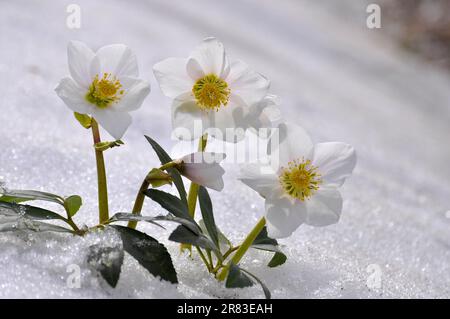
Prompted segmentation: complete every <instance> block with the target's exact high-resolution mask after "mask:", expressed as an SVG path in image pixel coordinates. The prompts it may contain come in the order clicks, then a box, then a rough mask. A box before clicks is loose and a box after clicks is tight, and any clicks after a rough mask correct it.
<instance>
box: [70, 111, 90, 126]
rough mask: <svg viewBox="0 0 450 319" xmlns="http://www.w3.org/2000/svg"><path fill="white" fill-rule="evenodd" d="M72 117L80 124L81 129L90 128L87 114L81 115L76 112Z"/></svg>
mask: <svg viewBox="0 0 450 319" xmlns="http://www.w3.org/2000/svg"><path fill="white" fill-rule="evenodd" d="M73 115H74V116H75V119H76V120H77V121H78V123H80V124H81V126H82V127H84V128H86V129H88V128H91V126H92V118H91V117H90V116H89V115H87V114H81V113H78V112H74V113H73Z"/></svg>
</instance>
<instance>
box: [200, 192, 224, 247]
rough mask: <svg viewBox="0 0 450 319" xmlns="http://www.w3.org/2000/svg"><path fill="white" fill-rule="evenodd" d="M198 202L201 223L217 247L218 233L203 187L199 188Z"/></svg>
mask: <svg viewBox="0 0 450 319" xmlns="http://www.w3.org/2000/svg"><path fill="white" fill-rule="evenodd" d="M198 200H199V203H200V211H201V213H202V217H203V222H204V223H205V227H206V230H207V231H208V234H209V237H210V238H211V240H212V241H213V243H214V244H215V245H216V246H217V247H219V232H218V230H217V226H216V222H215V220H214V213H213V208H212V203H211V198H210V197H209V194H208V191H207V190H206V188H204V187H203V186H200V187H199V190H198Z"/></svg>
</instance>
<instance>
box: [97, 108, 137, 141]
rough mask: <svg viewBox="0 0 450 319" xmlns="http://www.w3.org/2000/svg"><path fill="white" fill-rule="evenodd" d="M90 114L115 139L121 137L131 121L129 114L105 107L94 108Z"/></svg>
mask: <svg viewBox="0 0 450 319" xmlns="http://www.w3.org/2000/svg"><path fill="white" fill-rule="evenodd" d="M92 116H93V117H94V119H96V120H97V122H98V123H99V124H100V125H101V126H102V127H103V128H104V129H105V130H106V131H107V132H108V133H109V134H110V135H111V136H112V137H114V138H115V139H116V140H120V139H121V138H122V136H123V135H124V134H125V132H126V130H127V129H128V127H129V126H130V124H131V122H132V118H131V115H130V114H128V113H126V112H118V111H113V110H107V109H98V108H96V109H95V110H94V112H93V113H92Z"/></svg>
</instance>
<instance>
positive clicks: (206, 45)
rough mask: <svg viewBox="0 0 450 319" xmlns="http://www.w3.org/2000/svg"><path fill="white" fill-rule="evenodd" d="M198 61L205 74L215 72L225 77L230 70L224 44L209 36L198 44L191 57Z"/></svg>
mask: <svg viewBox="0 0 450 319" xmlns="http://www.w3.org/2000/svg"><path fill="white" fill-rule="evenodd" d="M189 58H192V59H194V60H196V61H197V62H198V64H199V65H200V66H201V68H202V70H203V73H204V74H215V75H217V76H219V77H221V78H224V77H225V76H226V75H227V73H228V72H229V65H228V60H227V57H226V55H225V49H224V47H223V44H222V43H221V42H219V41H218V40H217V39H216V38H207V39H205V40H203V42H202V43H201V44H200V45H199V46H197V47H196V48H195V49H194V50H193V51H192V53H191V55H190V57H189Z"/></svg>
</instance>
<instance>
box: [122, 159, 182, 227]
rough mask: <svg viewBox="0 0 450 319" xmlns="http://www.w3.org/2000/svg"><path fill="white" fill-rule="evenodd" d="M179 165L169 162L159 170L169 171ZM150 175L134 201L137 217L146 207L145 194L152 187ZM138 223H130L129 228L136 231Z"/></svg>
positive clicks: (133, 211)
mask: <svg viewBox="0 0 450 319" xmlns="http://www.w3.org/2000/svg"><path fill="white" fill-rule="evenodd" d="M176 165H177V163H176V162H169V163H167V164H164V165H162V166H161V167H160V168H159V169H160V170H165V169H168V168H170V167H173V166H176ZM148 174H150V172H149V173H148ZM148 174H147V176H145V178H144V180H143V182H142V184H141V187H140V188H139V191H138V193H137V195H136V199H135V201H134V206H133V210H132V211H131V212H132V213H133V214H135V215H139V214H140V213H141V211H142V207H143V206H144V200H145V194H144V192H145V191H146V190H147V189H148V188H149V186H150V182H149V181H148V178H147V177H148ZM137 223H138V222H137V221H129V222H128V227H130V228H133V229H135V228H136V226H137Z"/></svg>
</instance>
